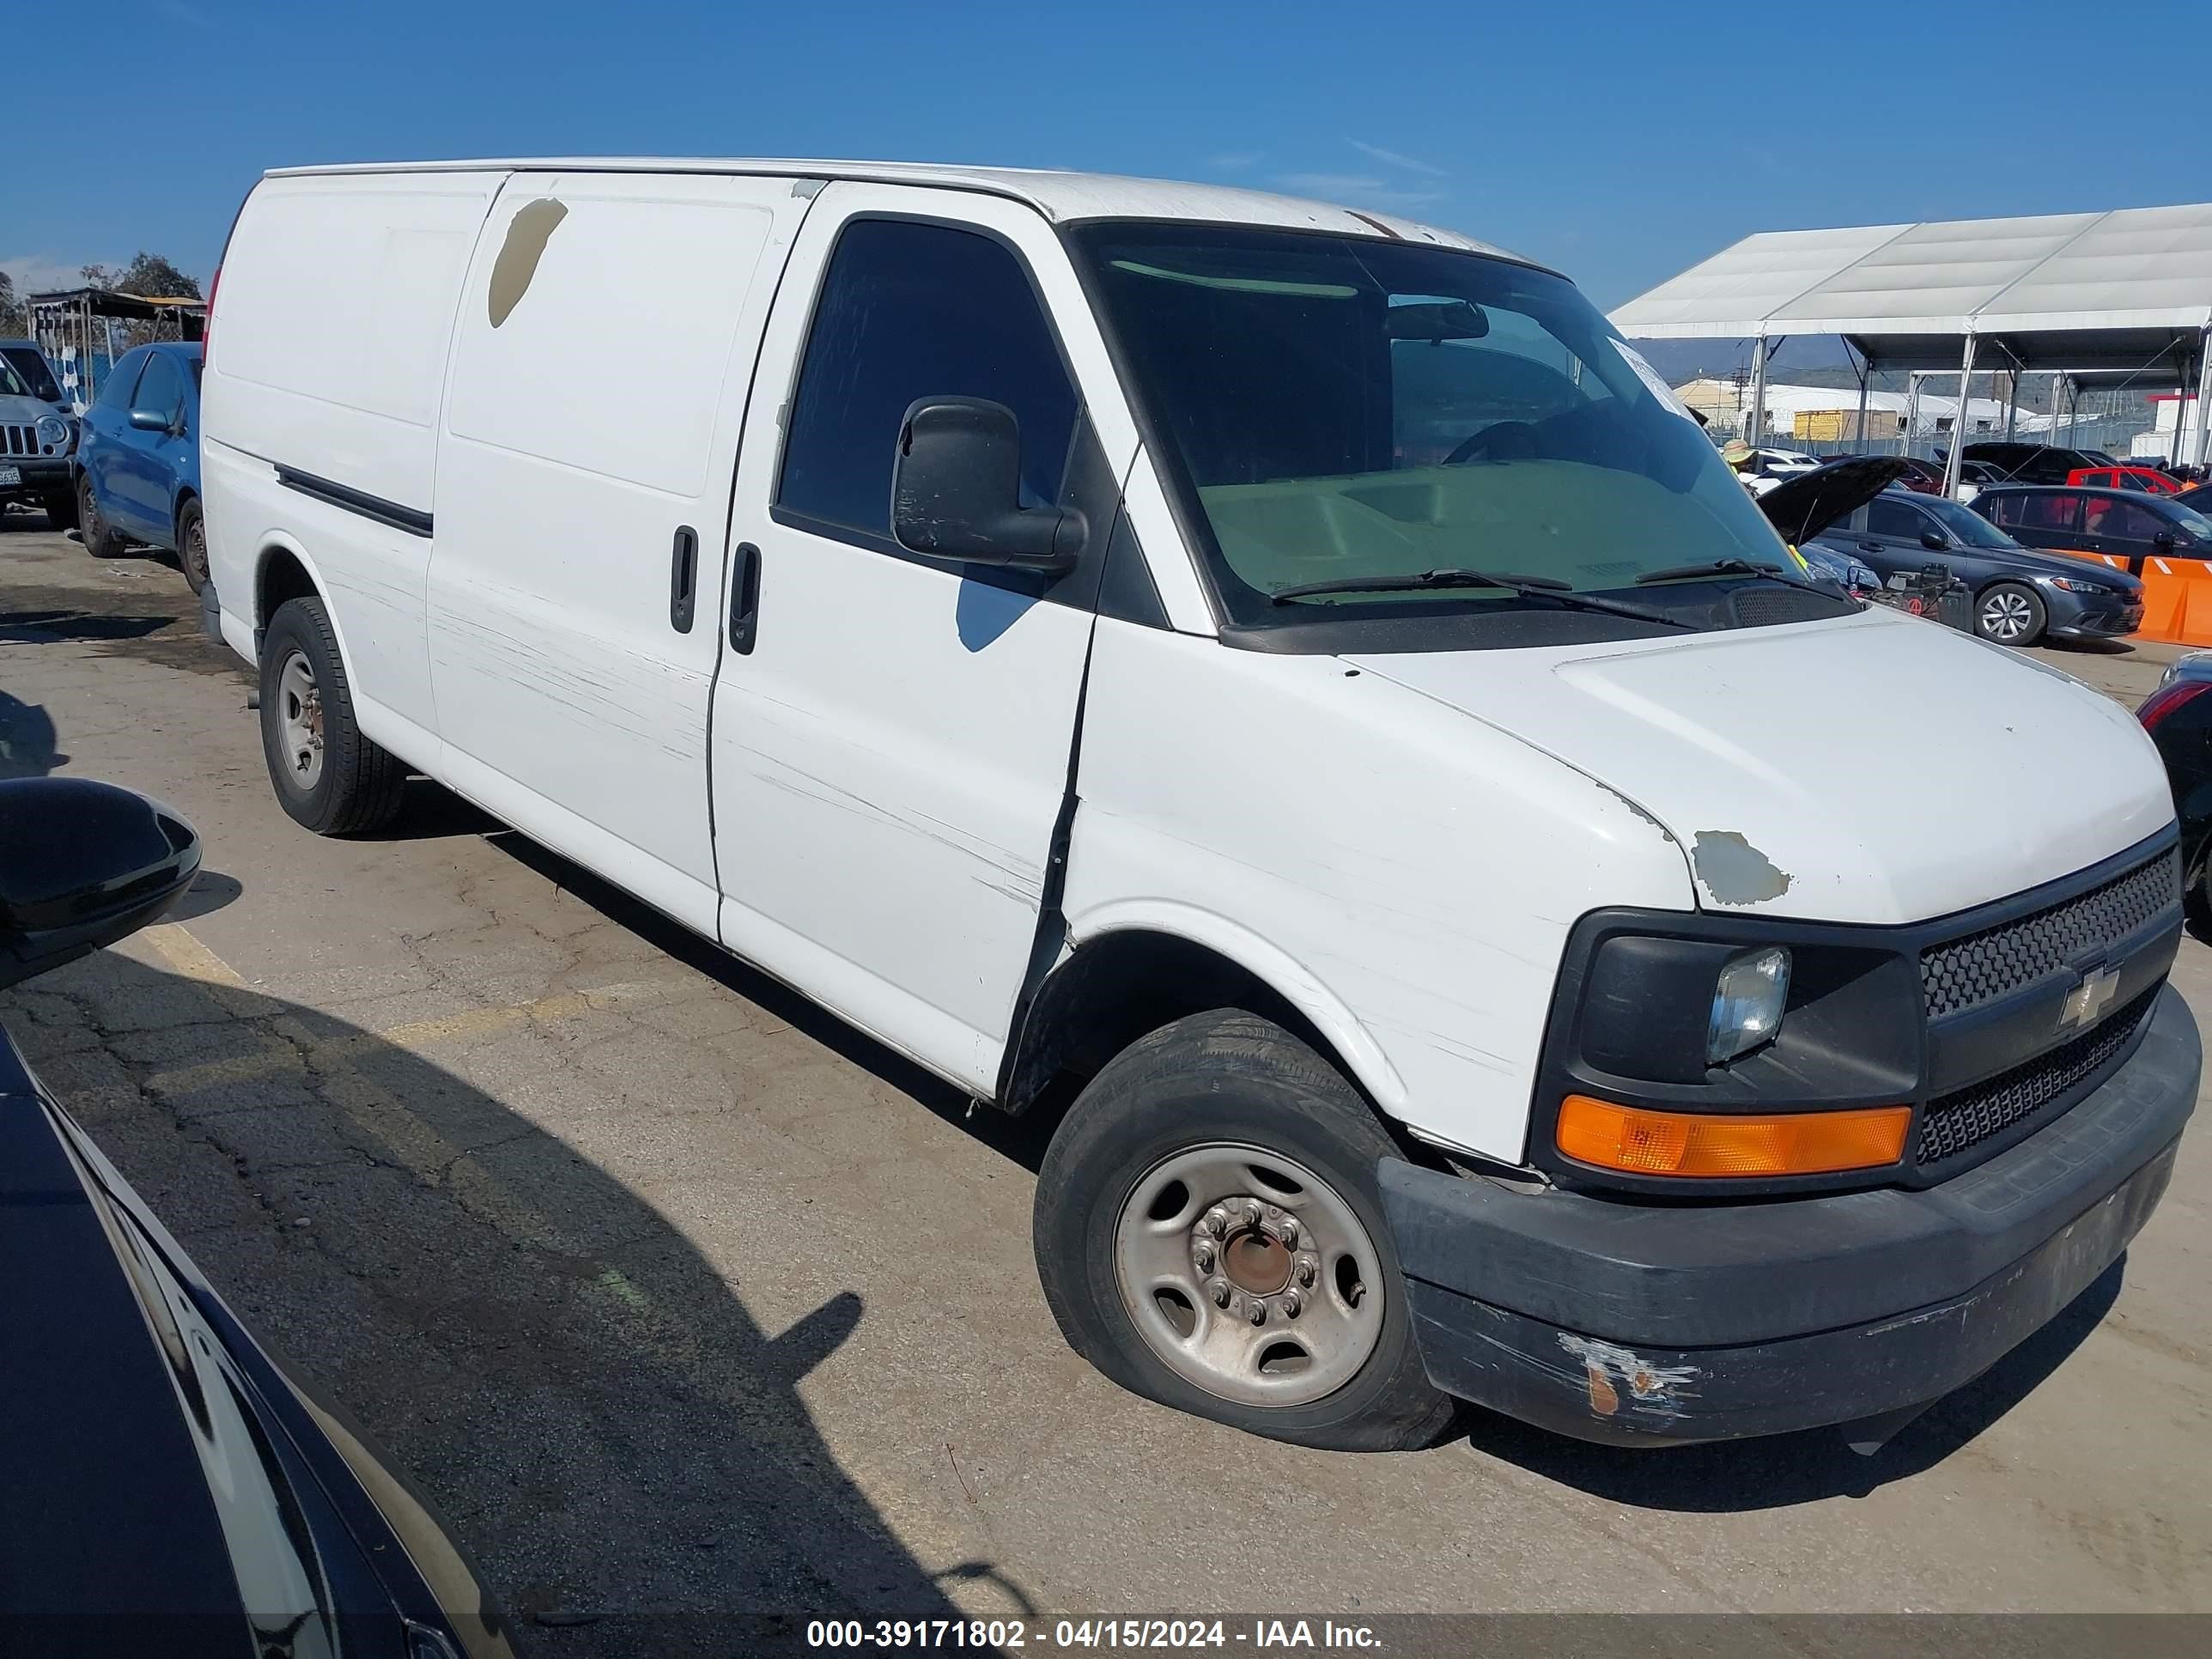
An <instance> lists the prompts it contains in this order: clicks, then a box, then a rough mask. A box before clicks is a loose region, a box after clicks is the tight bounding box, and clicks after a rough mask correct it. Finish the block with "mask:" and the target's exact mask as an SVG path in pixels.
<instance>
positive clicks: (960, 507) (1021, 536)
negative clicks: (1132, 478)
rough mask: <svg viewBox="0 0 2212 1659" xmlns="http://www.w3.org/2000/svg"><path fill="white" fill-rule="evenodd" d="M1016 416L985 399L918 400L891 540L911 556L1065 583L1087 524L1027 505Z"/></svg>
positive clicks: (902, 455) (901, 455)
mask: <svg viewBox="0 0 2212 1659" xmlns="http://www.w3.org/2000/svg"><path fill="white" fill-rule="evenodd" d="M1021 486H1022V449H1021V433H1020V430H1019V428H1018V426H1017V425H1016V423H1015V421H1014V411H1013V410H1011V409H1008V408H1007V407H1006V405H1005V404H994V403H990V402H987V400H985V399H984V398H916V399H915V402H914V403H913V404H911V405H909V406H908V410H907V411H906V419H905V420H904V421H902V422H900V425H899V441H898V460H897V462H896V465H895V466H894V467H893V469H892V471H891V535H892V537H893V538H895V539H896V541H897V543H898V544H899V545H900V546H901V547H903V548H904V549H906V550H907V551H908V552H909V553H920V554H923V555H925V556H928V557H930V558H934V559H952V560H957V561H959V562H963V563H966V564H988V565H1002V566H1012V567H1013V568H1018V569H1024V570H1045V571H1051V572H1054V573H1058V572H1060V571H1065V570H1066V569H1069V568H1072V567H1073V564H1074V563H1075V556H1076V553H1077V551H1078V550H1079V549H1080V548H1081V547H1082V545H1083V538H1084V535H1085V525H1084V522H1083V515H1082V514H1081V513H1073V512H1068V511H1066V510H1064V509H1062V508H1060V507H1024V506H1023V505H1022V504H1021Z"/></svg>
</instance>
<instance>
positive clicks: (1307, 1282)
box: [1298, 1255, 1321, 1290]
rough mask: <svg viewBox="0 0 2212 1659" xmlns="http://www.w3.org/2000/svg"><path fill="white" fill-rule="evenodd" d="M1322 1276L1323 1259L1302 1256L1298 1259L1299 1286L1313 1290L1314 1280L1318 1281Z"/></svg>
mask: <svg viewBox="0 0 2212 1659" xmlns="http://www.w3.org/2000/svg"><path fill="white" fill-rule="evenodd" d="M1320 1276H1321V1259H1320V1258H1319V1257H1318V1256H1312V1255H1302V1256H1300V1257H1299V1258H1298V1283H1299V1284H1301V1285H1304V1286H1305V1287H1306V1288H1307V1289H1308V1290H1311V1289H1312V1288H1313V1282H1314V1280H1315V1279H1318V1278H1319V1277H1320Z"/></svg>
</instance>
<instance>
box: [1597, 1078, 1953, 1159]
mask: <svg viewBox="0 0 2212 1659" xmlns="http://www.w3.org/2000/svg"><path fill="white" fill-rule="evenodd" d="M1911 1121H1912V1109H1911V1107H1910V1106H1876V1107H1873V1108H1871V1109H1867V1110H1862V1111H1850V1112H1789V1113H1784V1114H1783V1115H1780V1116H1778V1117H1715V1116H1705V1115H1699V1114H1697V1113H1693V1112H1647V1111H1643V1110H1640V1109H1638V1108H1636V1107H1633V1106H1616V1105H1614V1104H1613V1103H1612V1102H1611V1101H1609V1100H1593V1099H1592V1098H1591V1097H1589V1096H1588V1095H1569V1096H1568V1097H1566V1099H1565V1100H1564V1101H1562V1102H1561V1103H1559V1129H1558V1132H1557V1135H1556V1139H1558V1141H1559V1150H1560V1151H1561V1152H1564V1153H1565V1154H1566V1155H1567V1156H1568V1157H1569V1158H1573V1159H1575V1160H1576V1161H1577V1163H1581V1164H1595V1165H1596V1166H1597V1167H1598V1168H1600V1169H1601V1170H1621V1171H1623V1172H1624V1173H1626V1174H1628V1175H1648V1176H1796V1175H1826V1174H1829V1173H1832V1171H1834V1170H1866V1169H1872V1168H1875V1167H1877V1166H1879V1165H1881V1164H1894V1163H1896V1162H1897V1160H1898V1159H1899V1158H1901V1157H1903V1156H1904V1154H1905V1128H1906V1127H1907V1126H1908V1125H1909V1124H1911Z"/></svg>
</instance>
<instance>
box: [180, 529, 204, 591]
mask: <svg viewBox="0 0 2212 1659" xmlns="http://www.w3.org/2000/svg"><path fill="white" fill-rule="evenodd" d="M185 569H187V570H189V571H191V573H192V574H193V575H194V576H196V577H197V578H199V579H200V580H202V581H205V580H207V573H208V568H207V532H206V531H205V530H204V529H202V528H201V527H200V526H198V525H197V524H195V525H194V526H192V527H191V532H190V533H188V534H187V535H186V536H185Z"/></svg>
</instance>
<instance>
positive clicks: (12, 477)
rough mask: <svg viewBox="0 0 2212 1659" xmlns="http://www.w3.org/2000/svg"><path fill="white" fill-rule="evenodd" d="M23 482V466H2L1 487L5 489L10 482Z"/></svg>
mask: <svg viewBox="0 0 2212 1659" xmlns="http://www.w3.org/2000/svg"><path fill="white" fill-rule="evenodd" d="M22 482H23V469H22V468H21V467H20V466H0V489H7V488H8V486H9V485H10V484H19V483H22Z"/></svg>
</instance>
